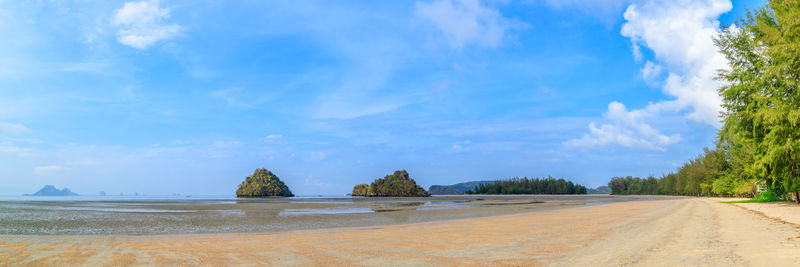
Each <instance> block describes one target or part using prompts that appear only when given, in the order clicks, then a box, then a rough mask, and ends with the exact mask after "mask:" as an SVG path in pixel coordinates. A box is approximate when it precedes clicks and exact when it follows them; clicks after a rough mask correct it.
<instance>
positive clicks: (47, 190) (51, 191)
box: [25, 185, 78, 196]
mask: <svg viewBox="0 0 800 267" xmlns="http://www.w3.org/2000/svg"><path fill="white" fill-rule="evenodd" d="M25 195H26V196H77V195H78V194H75V193H73V192H72V191H69V189H68V188H66V187H65V188H64V189H61V190H58V189H56V187H55V186H52V185H45V186H44V187H42V189H39V191H36V193H33V194H25Z"/></svg>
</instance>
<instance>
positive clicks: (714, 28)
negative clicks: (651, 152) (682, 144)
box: [565, 0, 732, 150]
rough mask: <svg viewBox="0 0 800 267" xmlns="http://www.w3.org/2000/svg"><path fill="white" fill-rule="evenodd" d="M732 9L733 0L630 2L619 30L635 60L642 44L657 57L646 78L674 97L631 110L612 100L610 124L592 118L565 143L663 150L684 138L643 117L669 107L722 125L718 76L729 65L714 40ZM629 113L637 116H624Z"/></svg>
mask: <svg viewBox="0 0 800 267" xmlns="http://www.w3.org/2000/svg"><path fill="white" fill-rule="evenodd" d="M731 8H732V5H731V2H730V1H729V0H702V1H692V0H676V1H662V0H648V1H642V2H639V3H634V4H631V5H630V6H628V8H627V9H626V10H625V14H624V17H625V20H626V22H625V23H624V24H623V25H622V29H621V34H622V35H623V36H625V37H628V38H630V40H631V50H632V52H633V56H634V58H636V59H637V60H641V58H642V57H643V55H642V49H649V50H650V51H651V52H652V53H653V55H654V57H655V61H649V60H648V61H647V62H646V63H645V65H644V67H642V69H641V75H642V78H643V80H644V81H645V82H646V83H647V84H649V85H651V86H662V88H661V90H662V92H663V93H664V94H665V95H667V96H669V97H670V98H671V99H668V100H663V101H659V102H655V103H651V104H649V105H647V106H646V107H645V108H643V109H641V110H633V111H627V110H626V109H624V105H622V104H621V103H618V102H612V103H611V104H609V109H608V114H609V115H608V119H610V120H611V121H612V123H611V124H603V125H601V126H600V127H597V126H596V125H595V124H594V123H592V124H590V125H589V133H588V134H586V135H584V136H583V138H580V139H574V140H570V141H568V142H566V143H565V144H567V145H569V146H582V147H594V146H605V145H612V144H614V145H621V146H625V147H631V148H644V149H656V150H664V149H665V147H666V146H667V145H670V144H673V143H676V142H678V141H680V136H679V135H672V136H665V135H662V134H661V133H660V132H658V131H657V130H655V129H653V128H652V127H650V126H649V125H648V124H646V123H645V122H644V121H642V120H641V118H643V117H654V116H659V115H660V114H662V113H665V112H671V113H682V112H685V114H686V117H687V118H688V119H690V120H693V121H697V122H701V123H705V124H708V125H711V126H714V127H719V126H720V121H719V114H720V112H721V111H722V107H721V104H722V100H721V98H720V96H719V95H718V94H717V89H718V88H719V86H720V84H719V83H718V82H717V81H715V80H714V77H716V72H717V70H719V69H723V68H726V67H727V61H726V59H725V57H724V56H723V55H722V54H720V53H719V51H718V49H717V47H716V46H715V45H714V41H713V37H714V36H716V35H717V34H718V33H719V31H720V29H719V26H720V23H719V20H718V18H719V16H720V15H721V14H723V13H725V12H728V11H730V10H731ZM664 74H666V75H664ZM620 107H621V108H620ZM613 114H616V115H613ZM619 114H630V115H624V116H622V115H619ZM626 117H631V118H636V119H624V120H621V119H620V118H626Z"/></svg>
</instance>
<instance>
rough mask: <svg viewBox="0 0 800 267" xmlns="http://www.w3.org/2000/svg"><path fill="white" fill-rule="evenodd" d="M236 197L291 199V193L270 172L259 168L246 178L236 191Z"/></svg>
mask: <svg viewBox="0 0 800 267" xmlns="http://www.w3.org/2000/svg"><path fill="white" fill-rule="evenodd" d="M236 196H237V197H292V196H294V195H293V194H292V191H291V190H289V187H288V186H286V184H284V183H283V182H282V181H281V179H279V178H278V176H275V174H273V173H272V172H271V171H269V170H267V169H264V168H260V169H256V171H255V172H253V175H252V176H248V177H247V178H246V179H245V180H244V182H242V184H240V185H239V189H237V190H236Z"/></svg>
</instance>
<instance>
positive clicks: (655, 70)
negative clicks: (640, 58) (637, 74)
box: [641, 61, 662, 87]
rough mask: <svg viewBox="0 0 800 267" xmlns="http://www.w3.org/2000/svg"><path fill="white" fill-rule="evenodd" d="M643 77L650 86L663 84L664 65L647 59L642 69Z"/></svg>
mask: <svg viewBox="0 0 800 267" xmlns="http://www.w3.org/2000/svg"><path fill="white" fill-rule="evenodd" d="M641 73H642V79H644V82H645V83H647V84H648V85H650V86H653V87H656V86H659V85H660V84H661V81H660V80H659V79H660V78H661V73H662V67H661V65H658V64H655V63H653V62H652V61H647V63H645V64H644V67H642V69H641Z"/></svg>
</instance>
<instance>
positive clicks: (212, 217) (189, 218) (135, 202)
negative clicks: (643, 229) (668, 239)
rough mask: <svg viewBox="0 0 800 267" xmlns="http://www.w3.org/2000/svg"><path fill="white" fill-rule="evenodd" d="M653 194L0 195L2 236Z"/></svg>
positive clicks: (237, 227) (408, 213)
mask: <svg viewBox="0 0 800 267" xmlns="http://www.w3.org/2000/svg"><path fill="white" fill-rule="evenodd" d="M650 198H651V197H610V196H601V195H593V196H563V195H513V196H512V195H491V196H489V195H454V196H451V195H444V196H434V197H428V198H363V197H292V198H265V199H248V198H244V199H243V198H231V197H200V198H185V197H164V198H159V197H140V198H135V197H129V198H114V197H64V198H55V199H53V198H46V197H41V198H31V197H15V198H3V199H0V235H173V234H204V233H248V232H278V231H290V230H306V229H323V228H335V227H357V226H372V225H389V224H407V223H416V222H430V221H441V220H450V219H461V218H473V217H485V216H495V215H505V214H514V213H522V212H528V211H536V210H551V209H559V208H566V207H577V206H585V205H600V204H605V203H612V202H621V201H635V200H648V199H650Z"/></svg>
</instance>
